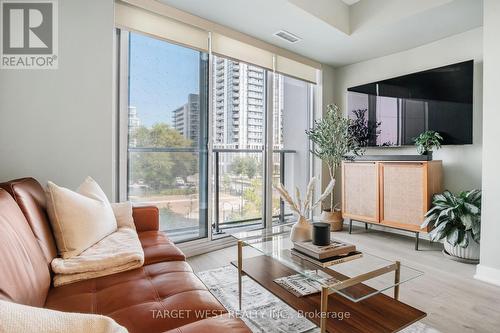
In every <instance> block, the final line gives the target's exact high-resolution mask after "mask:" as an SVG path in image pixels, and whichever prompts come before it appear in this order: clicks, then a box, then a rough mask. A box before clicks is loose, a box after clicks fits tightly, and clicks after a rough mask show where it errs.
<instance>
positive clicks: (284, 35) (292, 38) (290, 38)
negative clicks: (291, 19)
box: [274, 30, 302, 44]
mask: <svg viewBox="0 0 500 333" xmlns="http://www.w3.org/2000/svg"><path fill="white" fill-rule="evenodd" d="M274 35H275V36H276V37H278V38H281V39H283V40H285V41H287V42H288V43H292V44H295V43H297V42H300V41H301V40H302V38H300V37H299V36H296V35H294V34H292V33H290V32H288V31H285V30H280V31H278V32H275V33H274Z"/></svg>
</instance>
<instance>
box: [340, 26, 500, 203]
mask: <svg viewBox="0 0 500 333" xmlns="http://www.w3.org/2000/svg"><path fill="white" fill-rule="evenodd" d="M482 39H483V36H482V28H477V29H473V30H470V31H467V32H465V33H461V34H458V35H454V36H451V37H448V38H445V39H441V40H438V41H436V42H433V43H430V44H426V45H423V46H420V47H417V48H414V49H410V50H407V51H404V52H399V53H395V54H391V55H388V56H385V57H380V58H376V59H371V60H368V61H364V62H360V63H357V64H353V65H348V66H345V67H341V68H338V69H336V70H335V77H334V80H335V102H336V103H337V104H338V105H339V106H340V107H341V108H342V110H343V111H344V112H346V111H347V109H346V108H347V93H346V92H347V88H349V87H352V86H357V85H360V84H364V83H369V82H373V81H378V80H383V79H387V78H391V77H395V76H400V75H404V74H409V73H412V72H418V71H421V70H425V69H430V68H434V67H440V66H444V65H448V64H452V63H456V62H460V61H465V60H470V59H474V111H473V112H474V118H473V122H474V125H473V142H474V144H472V145H464V146H444V147H443V148H442V149H441V150H439V151H437V152H434V159H436V160H442V161H443V167H444V170H443V176H444V187H445V188H447V189H449V190H451V191H461V190H468V189H473V188H481V148H482V72H483V70H482V67H483V66H482V65H483V64H482V62H483V61H482V59H483V44H482ZM497 94H498V93H497ZM497 124H498V122H497ZM366 154H368V155H378V154H380V155H381V154H416V151H415V149H414V148H413V147H405V148H384V149H374V148H370V149H368V150H367V152H366ZM336 191H337V192H336V193H337V198H339V195H340V186H336Z"/></svg>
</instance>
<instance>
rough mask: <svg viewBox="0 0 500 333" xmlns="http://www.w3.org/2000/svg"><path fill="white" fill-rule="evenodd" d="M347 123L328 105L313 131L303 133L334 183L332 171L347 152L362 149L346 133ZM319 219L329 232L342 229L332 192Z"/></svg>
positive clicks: (347, 121)
mask: <svg viewBox="0 0 500 333" xmlns="http://www.w3.org/2000/svg"><path fill="white" fill-rule="evenodd" d="M351 125H352V122H351V120H349V119H348V118H347V117H344V116H343V115H342V112H341V111H340V108H339V107H338V106H337V105H328V106H327V111H326V114H325V115H324V117H323V118H322V119H320V120H316V121H315V122H314V126H313V128H311V129H310V130H307V131H306V134H307V136H308V137H309V139H310V140H311V141H312V142H313V148H312V149H311V152H312V153H313V154H314V155H315V156H316V157H318V158H320V159H321V160H322V161H323V162H325V163H326V164H327V166H328V172H329V175H330V179H331V180H335V171H336V170H337V168H338V167H339V166H340V165H341V163H342V160H343V159H344V158H346V157H347V156H348V154H349V153H354V154H355V155H359V154H360V153H361V152H362V150H361V147H360V146H359V144H358V140H357V138H356V137H355V135H354V134H353V133H352V131H351V130H350V127H351ZM321 220H322V221H323V222H327V223H330V224H331V227H332V231H338V230H342V226H343V219H342V212H341V210H340V209H338V208H337V206H336V205H335V199H334V195H333V191H332V192H331V194H330V204H329V205H328V206H326V207H325V205H323V212H322V214H321Z"/></svg>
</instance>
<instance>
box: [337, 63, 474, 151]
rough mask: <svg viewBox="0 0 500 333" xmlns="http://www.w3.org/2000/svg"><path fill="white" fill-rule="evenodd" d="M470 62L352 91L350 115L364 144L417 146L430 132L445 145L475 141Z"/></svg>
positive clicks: (359, 138) (349, 92) (370, 84)
mask: <svg viewBox="0 0 500 333" xmlns="http://www.w3.org/2000/svg"><path fill="white" fill-rule="evenodd" d="M473 75H474V62H473V61H472V60H470V61H465V62H461V63H458V64H453V65H449V66H444V67H439V68H434V69H430V70H426V71H423V72H418V73H413V74H408V75H404V76H400V77H396V78H392V79H387V80H383V81H379V82H373V83H369V84H364V85H361V86H357V87H352V88H349V89H347V90H348V101H347V105H348V116H349V118H350V119H352V120H353V126H352V129H353V131H354V133H355V135H356V136H357V137H358V141H359V142H360V144H361V145H362V146H368V147H370V146H371V147H373V146H378V147H381V146H382V147H394V146H404V145H413V144H414V143H413V140H414V138H415V137H417V136H418V135H419V134H420V133H422V132H425V131H427V130H433V131H436V132H439V133H440V134H441V135H442V136H443V144H445V145H462V144H472V99H473Z"/></svg>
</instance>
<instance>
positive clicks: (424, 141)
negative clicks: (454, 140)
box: [414, 131, 443, 155]
mask: <svg viewBox="0 0 500 333" xmlns="http://www.w3.org/2000/svg"><path fill="white" fill-rule="evenodd" d="M414 141H415V145H416V146H417V152H418V153H419V154H421V155H422V154H425V153H427V152H430V151H432V150H433V149H434V148H435V149H436V150H438V149H439V148H441V142H442V141H443V137H442V136H441V134H439V133H438V132H435V131H425V132H423V133H420V135H419V136H417V137H416V138H415V139H414Z"/></svg>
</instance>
